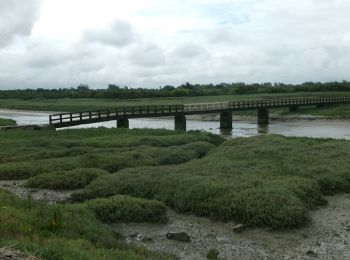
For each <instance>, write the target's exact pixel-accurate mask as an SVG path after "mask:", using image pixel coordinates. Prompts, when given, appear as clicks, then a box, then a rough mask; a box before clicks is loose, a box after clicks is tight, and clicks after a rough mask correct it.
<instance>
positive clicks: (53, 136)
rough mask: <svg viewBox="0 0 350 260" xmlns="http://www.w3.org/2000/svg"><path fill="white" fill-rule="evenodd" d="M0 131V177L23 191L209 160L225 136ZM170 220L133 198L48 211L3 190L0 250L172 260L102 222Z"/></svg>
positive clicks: (158, 207) (157, 205) (158, 206)
mask: <svg viewBox="0 0 350 260" xmlns="http://www.w3.org/2000/svg"><path fill="white" fill-rule="evenodd" d="M38 133H39V132H37V131H20V130H13V131H1V134H0V147H1V150H0V179H2V180H4V179H27V181H26V183H25V184H24V185H25V186H29V187H35V188H48V189H56V190H60V189H77V188H83V187H85V186H86V185H88V184H89V183H91V182H92V181H93V180H94V179H96V178H99V177H102V176H107V175H108V176H109V175H111V174H112V173H114V172H115V171H118V170H121V169H124V168H127V167H135V166H145V165H150V166H151V165H152V166H157V165H170V164H172V165H175V164H180V163H184V162H187V161H189V160H192V159H196V158H201V157H203V156H205V155H206V154H207V153H208V152H209V151H210V150H211V149H213V148H214V147H215V146H216V145H219V144H220V143H222V142H223V139H222V138H220V137H217V136H213V135H210V134H202V133H199V132H193V133H178V132H174V131H166V130H126V129H89V130H70V131H40V135H38ZM130 221H132V222H151V223H164V222H165V221H167V216H166V207H165V204H164V203H163V202H160V201H155V200H148V199H143V198H135V197H129V196H119V195H117V196H113V197H110V198H101V199H99V198H97V199H96V200H91V201H87V202H84V203H75V204H63V205H56V206H47V205H44V204H42V203H37V202H33V201H32V200H31V199H27V200H21V199H17V198H15V196H14V195H11V194H9V193H7V192H5V191H3V190H1V189H0V233H1V238H0V247H1V246H6V245H11V246H12V245H15V246H16V247H17V248H19V249H22V250H23V251H28V252H30V253H31V254H33V255H35V256H38V257H41V258H43V259H50V260H51V259H146V258H149V259H168V257H167V256H164V255H162V256H161V255H159V254H157V253H152V252H149V251H147V250H145V249H142V248H136V247H130V246H127V245H125V244H124V243H123V242H121V241H120V237H119V235H118V233H116V232H115V231H113V230H112V229H111V228H110V227H108V226H107V225H106V224H105V223H116V222H118V223H119V222H130Z"/></svg>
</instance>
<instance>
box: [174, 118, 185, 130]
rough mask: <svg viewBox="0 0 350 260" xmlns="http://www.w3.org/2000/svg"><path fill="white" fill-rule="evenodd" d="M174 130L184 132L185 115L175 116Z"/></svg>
mask: <svg viewBox="0 0 350 260" xmlns="http://www.w3.org/2000/svg"><path fill="white" fill-rule="evenodd" d="M175 130H176V131H185V132H186V116H185V114H176V115H175Z"/></svg>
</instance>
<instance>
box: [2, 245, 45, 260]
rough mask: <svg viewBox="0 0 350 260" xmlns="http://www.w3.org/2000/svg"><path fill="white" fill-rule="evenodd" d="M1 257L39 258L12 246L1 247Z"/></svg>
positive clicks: (32, 259)
mask: <svg viewBox="0 0 350 260" xmlns="http://www.w3.org/2000/svg"><path fill="white" fill-rule="evenodd" d="M0 259H1V260H2V259H8V260H10V259H11V260H39V258H36V257H34V256H30V255H29V254H27V253H23V252H21V251H18V250H16V249H14V248H12V247H3V248H0Z"/></svg>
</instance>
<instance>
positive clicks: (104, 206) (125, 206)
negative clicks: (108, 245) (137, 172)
mask: <svg viewBox="0 0 350 260" xmlns="http://www.w3.org/2000/svg"><path fill="white" fill-rule="evenodd" d="M85 205H86V206H87V208H88V209H89V210H91V211H92V212H93V213H94V214H95V215H96V217H97V218H98V219H100V220H102V221H103V222H108V223H117V222H151V223H165V222H166V221H167V216H166V207H165V205H164V204H163V203H161V202H159V201H155V200H146V199H141V198H133V197H129V196H122V195H117V196H113V197H110V198H99V199H95V200H91V201H88V202H86V203H85Z"/></svg>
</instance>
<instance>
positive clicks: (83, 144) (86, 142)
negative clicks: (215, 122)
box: [0, 129, 223, 180]
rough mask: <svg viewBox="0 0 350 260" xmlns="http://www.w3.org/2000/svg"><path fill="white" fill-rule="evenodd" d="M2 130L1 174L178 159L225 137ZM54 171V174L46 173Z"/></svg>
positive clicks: (112, 168) (106, 167)
mask: <svg viewBox="0 0 350 260" xmlns="http://www.w3.org/2000/svg"><path fill="white" fill-rule="evenodd" d="M40 133H41V134H40V137H38V136H37V135H36V132H34V131H5V132H4V133H3V134H2V135H1V136H0V147H1V148H2V149H1V151H0V179H3V180H6V179H7V180H9V179H28V178H31V177H34V176H37V175H41V174H49V173H53V172H63V171H72V170H74V169H79V168H99V169H103V170H106V171H108V172H111V173H112V172H115V171H118V170H121V169H124V168H127V167H137V166H146V165H150V166H157V165H164V164H179V163H184V162H186V161H188V160H192V159H195V158H200V157H202V156H204V155H205V154H206V153H207V152H208V151H209V150H210V149H212V148H213V147H214V146H215V145H217V144H219V142H220V141H222V140H223V139H222V138H220V137H213V136H212V135H208V134H205V133H200V132H193V133H180V132H174V131H169V130H146V129H135V130H127V129H80V130H65V131H57V132H55V131H41V132H40ZM50 176H52V175H50Z"/></svg>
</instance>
